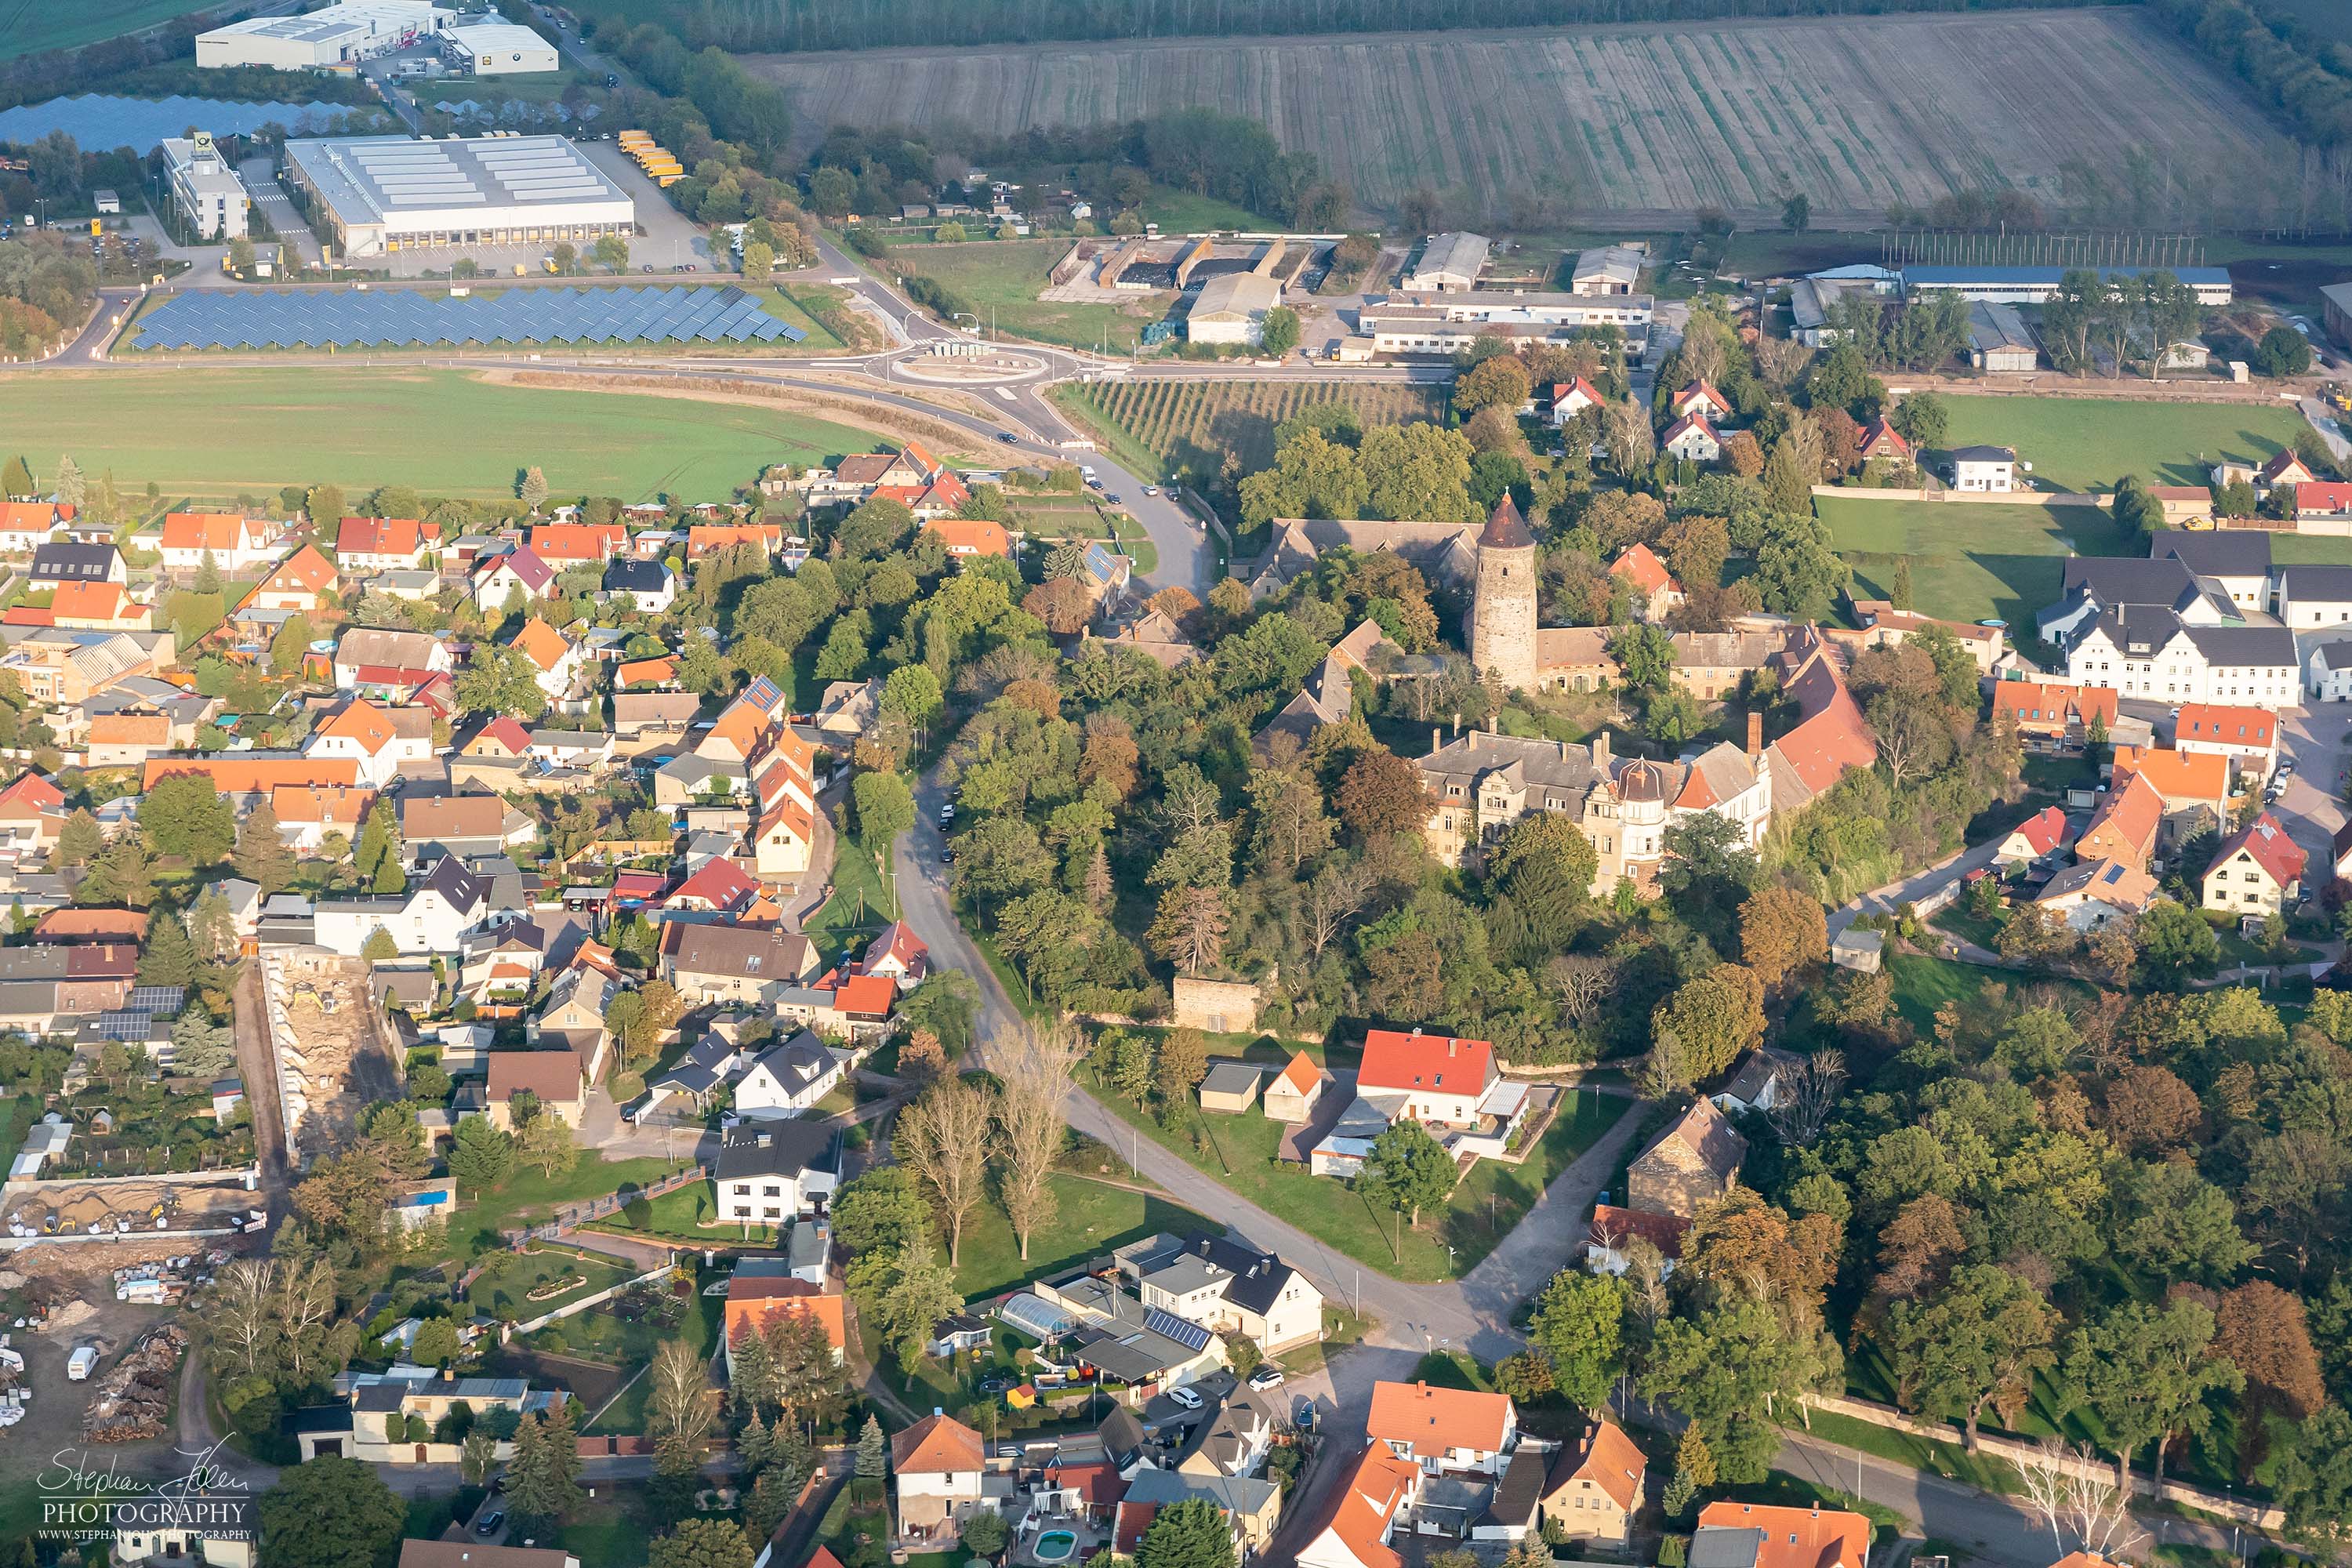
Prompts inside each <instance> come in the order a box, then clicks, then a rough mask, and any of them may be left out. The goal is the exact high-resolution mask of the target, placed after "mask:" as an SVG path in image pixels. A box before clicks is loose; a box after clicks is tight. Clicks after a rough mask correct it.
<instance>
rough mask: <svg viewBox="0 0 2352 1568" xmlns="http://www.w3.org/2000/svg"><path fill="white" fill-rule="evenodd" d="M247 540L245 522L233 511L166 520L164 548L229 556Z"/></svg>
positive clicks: (187, 513)
mask: <svg viewBox="0 0 2352 1568" xmlns="http://www.w3.org/2000/svg"><path fill="white" fill-rule="evenodd" d="M244 538H245V518H244V517H243V516H242V515H241V514H239V513H237V512H233V511H175V512H169V513H166V514H165V516H164V518H163V548H164V549H166V550H210V551H212V552H215V553H217V554H226V553H227V552H229V551H232V550H235V549H236V547H237V545H238V544H239V543H241V542H243V541H244Z"/></svg>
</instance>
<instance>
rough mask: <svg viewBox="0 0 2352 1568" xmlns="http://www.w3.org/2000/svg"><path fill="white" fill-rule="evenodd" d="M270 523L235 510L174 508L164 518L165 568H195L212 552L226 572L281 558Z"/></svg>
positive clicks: (242, 569)
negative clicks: (174, 509) (187, 509)
mask: <svg viewBox="0 0 2352 1568" xmlns="http://www.w3.org/2000/svg"><path fill="white" fill-rule="evenodd" d="M270 537H271V536H270V527H269V524H268V523H267V522H265V521H262V520H261V519H259V518H257V517H246V516H244V515H242V514H241V513H238V512H233V511H174V512H169V513H166V514H165V515H164V518H163V546H162V548H163V565H164V567H165V569H167V570H169V571H173V572H194V571H198V570H200V569H201V568H202V567H203V566H204V563H205V556H207V555H209V556H211V557H212V559H213V564H214V565H215V566H216V567H218V568H219V569H220V570H221V571H223V572H243V571H245V570H247V568H249V567H254V566H259V565H261V564H263V563H267V562H271V561H275V560H277V559H278V551H277V549H276V547H275V546H274V545H272V544H271V543H270Z"/></svg>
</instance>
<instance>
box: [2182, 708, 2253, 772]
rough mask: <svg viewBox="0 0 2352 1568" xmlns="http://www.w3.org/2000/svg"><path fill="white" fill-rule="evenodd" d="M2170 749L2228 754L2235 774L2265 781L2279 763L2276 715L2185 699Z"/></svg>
mask: <svg viewBox="0 0 2352 1568" xmlns="http://www.w3.org/2000/svg"><path fill="white" fill-rule="evenodd" d="M2172 749H2173V750H2174V751H2176V752H2211V753H2213V754H2214V755H2216V756H2222V757H2227V758H2229V759H2230V762H2231V766H2232V769H2233V771H2234V772H2236V773H2239V774H2241V775H2245V774H2251V775H2252V776H2253V777H2254V778H2255V779H2256V780H2258V781H2260V782H2262V783H2265V784H2267V783H2268V782H2269V781H2270V776H2271V773H2272V770H2273V769H2274V768H2275V767H2276V766H2277V765H2278V750H2279V732H2278V715H2277V714H2275V713H2273V712H2272V711H2271V710H2269V709H2267V708H2246V707H2232V706H2230V705H2228V704H2221V703H2211V702H2184V703H2182V704H2181V705H2180V711H2179V713H2178V714H2176V715H2174V718H2173V726H2172Z"/></svg>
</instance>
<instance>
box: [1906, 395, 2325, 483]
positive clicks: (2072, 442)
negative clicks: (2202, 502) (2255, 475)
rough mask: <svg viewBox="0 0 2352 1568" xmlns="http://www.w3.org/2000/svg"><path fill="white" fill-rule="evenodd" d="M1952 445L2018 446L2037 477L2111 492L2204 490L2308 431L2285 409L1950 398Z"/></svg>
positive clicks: (2060, 399) (2101, 400)
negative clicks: (2123, 482)
mask: <svg viewBox="0 0 2352 1568" xmlns="http://www.w3.org/2000/svg"><path fill="white" fill-rule="evenodd" d="M1944 402H1945V405H1946V406H1947V407H1948V408H1949V409H1950V410H1951V430H1950V435H1949V437H1948V443H1949V445H1951V446H1954V447H1967V446H1974V445H1978V444H1984V445H1991V446H2001V447H2016V448H2017V455H2018V457H2019V458H2021V460H2023V461H2025V462H2029V463H2032V465H2033V477H2034V479H2037V480H2040V481H2042V482H2043V483H2045V484H2054V485H2058V486H2060V487H2062V488H2063V489H2070V490H2090V489H2105V488H2107V487H2109V486H2111V485H2113V484H2114V483H2115V482H2116V480H2117V479H2121V478H2122V477H2123V476H2124V475H2126V474H2137V475H2138V476H2139V477H2140V478H2141V479H2145V480H2147V482H2148V483H2149V484H2152V485H2201V484H2203V483H2205V482H2206V479H2207V478H2208V477H2209V475H2210V471H2211V469H2212V467H2213V465H2214V464H2215V463H2216V462H2218V461H2220V460H2221V458H2242V459H2244V460H2246V461H2250V462H2256V463H2259V462H2261V461H2262V460H2263V458H2267V457H2269V456H2270V455H2271V454H2272V453H2273V452H2276V451H2279V450H2280V449H2281V448H2283V447H2291V446H2293V445H2294V437H2295V432H2296V431H2298V430H2302V429H2305V428H2306V426H2305V424H2304V420H2303V416H2301V415H2300V414H2297V413H2296V412H2295V411H2294V409H2293V408H2292V407H2290V406H2287V405H2283V404H2282V405H2243V404H2222V403H2138V402H2130V401H2126V400H2122V399H2107V398H2089V397H1948V398H1946V399H1945V400H1944Z"/></svg>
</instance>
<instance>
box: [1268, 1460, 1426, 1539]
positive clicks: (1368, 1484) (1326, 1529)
mask: <svg viewBox="0 0 2352 1568" xmlns="http://www.w3.org/2000/svg"><path fill="white" fill-rule="evenodd" d="M1420 1495H1421V1468H1420V1467H1419V1466H1417V1465H1414V1464H1412V1463H1411V1462H1409V1461H1407V1460H1404V1459H1400V1458H1397V1457H1396V1455H1395V1454H1393V1453H1391V1451H1390V1450H1388V1449H1386V1448H1383V1447H1379V1446H1378V1445H1377V1444H1376V1445H1374V1446H1373V1447H1370V1448H1367V1449H1365V1450H1364V1451H1363V1453H1362V1454H1361V1455H1360V1457H1359V1458H1357V1460H1356V1463H1355V1468H1353V1469H1351V1470H1349V1473H1348V1479H1346V1480H1344V1481H1342V1482H1340V1483H1339V1485H1338V1486H1337V1487H1334V1488H1333V1489H1331V1493H1330V1496H1329V1497H1328V1500H1326V1501H1325V1502H1324V1504H1323V1511H1322V1514H1321V1516H1320V1521H1319V1524H1318V1528H1317V1530H1316V1531H1315V1533H1314V1534H1313V1535H1312V1536H1310V1537H1308V1538H1307V1544H1306V1545H1304V1546H1302V1547H1300V1548H1299V1549H1298V1556H1297V1565H1298V1568H1395V1565H1396V1564H1397V1563H1402V1561H1403V1558H1402V1557H1401V1556H1400V1555H1399V1554H1398V1553H1397V1552H1396V1551H1395V1549H1394V1548H1392V1547H1391V1546H1390V1545H1389V1543H1388V1542H1389V1538H1390V1537H1391V1535H1393V1534H1394V1533H1395V1532H1396V1530H1397V1527H1398V1526H1399V1525H1400V1524H1402V1522H1403V1521H1404V1516H1405V1513H1406V1510H1409V1509H1410V1508H1411V1507H1412V1502H1413V1500H1414V1499H1415V1498H1417V1497H1419V1496H1420Z"/></svg>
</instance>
